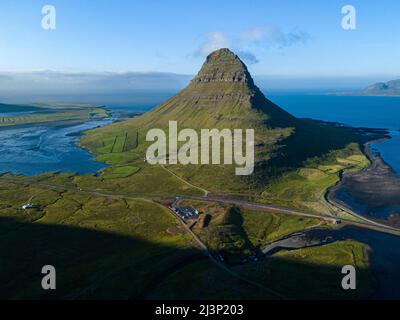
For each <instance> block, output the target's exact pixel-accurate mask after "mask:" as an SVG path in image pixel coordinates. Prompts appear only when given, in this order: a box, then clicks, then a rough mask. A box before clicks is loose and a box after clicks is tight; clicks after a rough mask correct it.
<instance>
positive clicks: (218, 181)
mask: <svg viewBox="0 0 400 320" xmlns="http://www.w3.org/2000/svg"><path fill="white" fill-rule="evenodd" d="M169 121H177V122H178V127H179V129H183V128H192V129H195V130H197V131H198V132H199V131H200V129H213V128H217V129H220V130H221V129H224V128H230V129H254V130H255V160H256V164H255V171H254V173H253V174H252V175H250V176H236V175H235V168H236V165H235V164H233V165H222V164H221V165H185V166H184V165H170V166H168V169H169V170H171V171H173V172H174V173H175V174H177V175H178V176H180V177H183V178H184V179H185V180H187V181H189V182H191V183H193V184H195V185H199V186H201V187H203V188H207V189H208V190H210V191H212V192H246V193H248V192H250V193H254V192H255V193H261V192H262V191H263V190H264V189H265V187H266V186H267V185H268V184H269V183H270V181H271V180H272V179H275V178H277V177H279V176H281V175H282V174H284V173H286V172H289V171H293V170H295V169H297V168H300V167H302V166H303V165H304V163H305V161H306V160H308V159H310V158H314V157H323V156H325V155H326V154H328V153H330V152H331V151H333V150H339V149H343V148H345V147H346V146H347V145H349V144H350V143H353V142H357V141H358V137H357V136H356V135H355V134H353V132H352V131H351V130H349V129H347V128H343V127H338V126H333V125H327V124H324V123H317V122H313V121H306V120H300V119H297V118H295V117H293V116H292V115H290V114H289V113H287V112H286V111H284V110H283V109H281V108H280V107H279V106H277V105H275V104H274V103H272V102H271V101H269V100H268V99H267V98H266V97H265V96H264V95H263V93H262V92H261V91H260V90H259V89H258V88H257V87H256V86H255V84H254V81H253V79H252V77H251V75H250V74H249V72H248V70H247V68H246V66H245V65H244V63H243V62H242V61H241V60H240V59H239V58H238V57H237V56H236V55H235V54H234V53H232V52H231V51H229V50H228V49H220V50H218V51H215V52H213V53H211V54H210V55H209V56H208V57H207V60H206V62H205V63H204V65H203V67H202V68H201V70H200V71H199V73H198V74H197V76H196V77H195V78H194V79H193V80H192V81H191V83H190V84H189V85H188V86H187V87H186V88H185V89H183V90H182V91H181V92H179V93H178V94H177V95H176V96H174V97H172V98H171V99H169V100H167V101H166V102H165V103H163V104H161V105H159V106H157V107H156V108H154V109H153V110H151V111H150V112H148V113H146V114H144V115H142V116H140V117H137V118H134V119H131V120H128V121H126V122H123V123H116V124H114V125H111V126H108V127H106V128H100V129H97V130H94V131H92V132H91V133H90V134H89V135H88V136H86V137H85V138H84V139H83V141H82V144H83V145H84V146H86V147H88V148H89V149H91V150H92V151H94V152H95V153H97V154H100V155H101V157H100V159H101V160H106V161H108V162H109V163H110V164H118V160H116V157H117V156H116V155H115V152H113V151H112V150H113V148H114V147H113V146H115V143H116V140H115V139H117V138H116V137H121V136H122V137H123V136H124V135H125V133H126V134H127V135H130V136H132V135H135V133H136V137H135V139H136V140H135V147H134V148H131V149H127V148H125V149H126V150H125V151H122V152H121V156H118V157H127V156H128V158H129V157H130V158H131V159H132V161H127V162H125V163H124V164H125V165H126V164H131V165H134V166H140V167H143V166H144V165H143V158H144V156H145V153H146V149H147V147H148V146H149V145H150V143H148V142H146V141H145V137H146V133H147V131H148V130H150V129H152V128H162V129H165V130H166V132H167V131H168V130H167V128H168V123H169ZM121 150H123V148H122V149H121ZM113 153H114V154H113Z"/></svg>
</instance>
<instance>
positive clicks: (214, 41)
mask: <svg viewBox="0 0 400 320" xmlns="http://www.w3.org/2000/svg"><path fill="white" fill-rule="evenodd" d="M228 47H230V40H229V38H228V37H227V36H226V35H225V34H224V33H222V32H210V33H209V34H208V35H207V40H206V41H205V42H204V43H203V44H202V45H201V46H200V48H199V49H198V50H197V52H196V56H203V55H208V54H210V53H211V52H213V51H215V50H218V49H221V48H228Z"/></svg>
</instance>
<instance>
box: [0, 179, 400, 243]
mask: <svg viewBox="0 0 400 320" xmlns="http://www.w3.org/2000/svg"><path fill="white" fill-rule="evenodd" d="M0 181H4V182H10V183H17V184H27V183H31V184H37V185H41V186H46V187H49V188H53V189H59V190H72V191H77V192H86V193H90V194H93V195H99V196H106V197H115V198H132V199H136V200H141V201H146V202H154V201H152V200H151V199H146V198H165V197H171V196H168V195H165V194H164V195H163V194H151V193H145V194H144V193H115V192H111V191H104V190H101V189H83V188H79V187H78V186H73V185H57V184H52V183H47V182H45V181H40V180H34V179H28V180H18V179H10V178H6V177H0ZM176 199H179V200H184V199H192V200H202V201H217V202H222V203H227V204H233V205H237V206H245V207H249V208H252V209H258V210H266V211H275V212H281V213H288V214H294V215H299V216H305V217H310V218H316V219H320V220H324V221H327V222H333V221H334V220H337V219H336V218H334V217H329V216H322V215H318V214H314V213H310V212H307V211H302V210H297V209H292V208H284V207H280V206H275V205H270V204H265V203H260V202H254V201H246V200H240V199H234V198H226V197H222V196H212V195H207V196H201V197H197V196H177V197H176ZM349 213H350V212H349ZM350 214H352V215H354V216H356V217H359V218H360V219H361V220H363V222H356V221H353V220H350V219H344V218H341V219H338V220H341V221H345V222H346V223H348V224H352V225H355V226H358V227H361V228H368V229H374V230H378V231H381V232H388V233H390V234H396V235H400V229H399V228H396V227H391V226H387V225H384V224H381V223H378V222H375V221H371V220H369V219H367V218H365V217H362V216H359V215H357V214H355V213H350Z"/></svg>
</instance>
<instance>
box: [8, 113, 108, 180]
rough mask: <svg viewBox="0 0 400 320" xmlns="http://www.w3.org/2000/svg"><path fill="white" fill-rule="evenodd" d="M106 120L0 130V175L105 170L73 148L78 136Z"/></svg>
mask: <svg viewBox="0 0 400 320" xmlns="http://www.w3.org/2000/svg"><path fill="white" fill-rule="evenodd" d="M107 123H110V120H99V121H90V122H87V123H84V124H79V125H69V126H66V125H58V126H44V125H31V126H23V127H10V128H0V154H1V155H2V156H1V157H0V172H12V173H14V174H23V175H27V176H34V175H38V174H41V173H45V172H60V171H61V172H71V173H80V174H84V173H95V172H97V171H98V170H100V169H102V168H104V167H106V165H105V164H104V163H102V162H97V161H94V160H93V158H94V156H93V155H92V154H90V153H89V152H88V151H87V150H84V149H81V148H79V147H78V146H76V145H75V143H76V142H77V140H78V139H79V137H78V135H77V134H78V133H79V132H81V131H84V130H88V129H92V128H95V127H98V126H103V125H106V124H107Z"/></svg>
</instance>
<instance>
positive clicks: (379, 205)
mask: <svg viewBox="0 0 400 320" xmlns="http://www.w3.org/2000/svg"><path fill="white" fill-rule="evenodd" d="M388 139H391V137H390V136H384V137H380V138H377V139H371V140H369V141H367V142H365V143H363V144H360V147H361V151H362V152H363V154H364V155H365V156H366V157H367V159H368V160H369V162H370V165H369V166H367V167H366V168H364V169H363V170H361V171H359V172H353V171H341V172H339V181H338V182H337V183H336V184H335V185H334V186H332V187H330V188H328V189H327V191H326V193H325V199H326V200H327V201H328V202H329V203H330V204H332V205H333V206H335V207H337V208H339V209H340V210H343V211H345V212H347V213H349V214H351V215H353V216H355V217H357V218H359V219H362V220H364V221H368V222H369V223H373V224H375V225H377V226H386V227H387V226H388V227H391V228H394V229H396V230H399V229H400V228H399V227H400V224H399V223H394V222H393V221H391V218H390V216H391V217H392V218H393V219H392V220H394V221H395V222H396V220H397V215H398V213H397V211H396V210H397V208H400V200H399V201H397V199H400V177H399V176H398V175H397V174H396V172H395V171H394V169H393V168H392V167H391V166H390V165H389V164H388V163H387V162H386V161H385V160H384V159H383V157H382V156H381V155H380V154H379V153H377V152H374V151H373V150H372V148H371V144H373V143H377V142H380V141H384V140H388ZM343 198H347V199H343ZM346 200H348V201H346ZM385 207H386V208H387V209H385ZM392 208H393V212H395V214H394V215H393V216H392V214H388V215H389V216H388V217H386V218H384V217H383V216H382V214H380V212H384V210H391V209H392ZM367 211H368V213H367ZM372 212H373V213H376V215H374V214H371V213H372ZM399 213H400V211H399Z"/></svg>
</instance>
